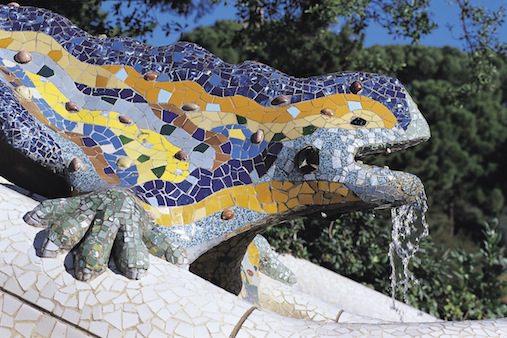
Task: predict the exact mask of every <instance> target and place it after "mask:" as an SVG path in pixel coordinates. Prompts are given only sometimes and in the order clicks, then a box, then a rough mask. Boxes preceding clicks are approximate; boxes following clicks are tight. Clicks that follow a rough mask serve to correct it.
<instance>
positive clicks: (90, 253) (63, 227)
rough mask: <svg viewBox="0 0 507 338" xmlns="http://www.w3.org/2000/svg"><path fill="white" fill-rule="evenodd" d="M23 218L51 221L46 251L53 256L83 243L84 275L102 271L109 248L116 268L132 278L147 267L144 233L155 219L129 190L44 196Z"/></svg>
mask: <svg viewBox="0 0 507 338" xmlns="http://www.w3.org/2000/svg"><path fill="white" fill-rule="evenodd" d="M24 219H25V221H26V222H27V223H28V224H31V225H35V226H48V238H47V239H46V241H45V243H44V244H43V247H42V250H41V255H42V256H43V257H54V256H55V255H56V254H57V253H58V252H59V251H60V250H69V249H71V248H73V247H74V246H76V245H78V243H79V245H78V247H77V250H76V253H75V257H74V263H75V273H76V277H77V278H78V279H80V280H88V279H90V278H93V277H95V276H97V275H98V274H100V273H101V272H103V271H104V270H105V269H106V268H107V265H108V262H109V257H110V255H111V252H112V253H113V258H114V259H115V262H116V266H117V268H118V269H119V270H120V271H121V272H122V273H123V274H125V275H126V276H127V277H129V278H133V279H138V278H140V277H141V276H142V275H143V273H144V271H146V269H148V266H149V255H148V249H147V247H146V245H145V244H144V242H143V237H145V236H143V234H146V233H149V232H150V231H151V229H152V228H153V226H154V223H153V222H152V221H151V220H150V218H149V216H148V215H147V213H146V212H145V211H144V210H143V209H142V208H141V207H140V206H139V205H138V204H137V203H136V197H135V196H134V195H133V194H131V193H130V192H127V191H122V190H109V191H101V192H95V193H90V194H87V195H82V196H78V197H72V198H67V199H57V200H48V201H44V202H43V203H41V204H40V205H39V206H38V207H37V208H35V209H34V210H33V211H31V212H29V213H27V214H26V215H25V217H24Z"/></svg>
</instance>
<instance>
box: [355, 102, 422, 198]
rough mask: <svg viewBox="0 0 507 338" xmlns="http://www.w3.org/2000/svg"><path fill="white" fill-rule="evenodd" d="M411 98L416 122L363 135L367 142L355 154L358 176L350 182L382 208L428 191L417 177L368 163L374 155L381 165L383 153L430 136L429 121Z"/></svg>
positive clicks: (362, 195)
mask: <svg viewBox="0 0 507 338" xmlns="http://www.w3.org/2000/svg"><path fill="white" fill-rule="evenodd" d="M407 98H408V101H409V112H410V117H411V121H412V122H411V123H410V125H409V126H408V128H407V129H406V130H401V129H399V130H397V131H393V132H385V133H379V134H377V135H376V137H377V138H376V139H371V138H370V136H366V137H363V142H364V143H362V144H359V145H358V146H357V148H356V150H355V153H354V163H353V167H354V168H355V169H356V173H357V175H356V176H355V177H354V178H353V179H349V180H348V182H346V185H347V186H348V187H349V188H350V189H351V190H352V191H354V193H356V195H358V197H359V198H361V200H362V201H364V202H367V203H371V204H373V205H375V206H376V207H378V208H382V207H393V206H399V205H402V204H408V203H412V202H414V201H415V200H416V199H417V198H418V197H419V196H421V195H422V194H424V186H423V184H422V182H421V180H420V179H419V178H418V177H417V176H415V175H413V174H410V173H406V172H402V171H396V170H391V169H390V168H389V167H387V166H377V165H374V164H365V163H364V161H370V159H371V158H372V157H373V158H374V160H373V162H374V163H375V164H378V163H379V162H380V161H379V159H381V158H382V157H383V156H380V158H379V156H377V155H385V154H390V153H393V152H397V151H402V150H405V149H407V148H410V147H413V146H415V145H417V144H419V143H422V142H425V141H427V140H428V139H429V138H430V131H429V126H428V123H427V122H426V120H425V119H424V117H423V116H422V114H421V113H420V112H419V110H418V109H417V105H416V104H415V103H414V101H413V100H412V99H411V98H410V96H409V95H408V94H407ZM384 158H385V157H384Z"/></svg>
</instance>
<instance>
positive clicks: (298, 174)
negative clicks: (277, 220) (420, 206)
mask: <svg viewBox="0 0 507 338" xmlns="http://www.w3.org/2000/svg"><path fill="white" fill-rule="evenodd" d="M330 78H333V79H334V80H335V82H336V81H337V79H338V80H339V81H340V82H341V87H342V88H341V91H342V92H343V93H342V94H333V95H330V96H328V97H324V98H322V99H316V100H314V108H315V110H317V111H314V113H313V115H312V117H303V118H302V120H303V121H307V123H306V124H305V123H302V124H300V128H301V130H302V134H303V135H301V136H299V137H296V138H293V139H290V140H285V141H283V142H282V143H283V148H282V150H281V151H280V153H279V155H278V157H277V160H276V162H275V165H274V166H273V167H274V169H273V171H272V173H271V175H272V179H273V181H274V182H277V181H280V182H290V183H285V187H286V189H285V190H290V189H291V188H290V187H289V185H293V186H294V187H295V186H299V187H300V189H299V191H298V192H297V194H294V195H297V198H298V199H299V200H303V203H299V204H298V206H300V205H305V206H307V207H308V206H309V207H310V208H306V207H305V208H303V209H304V210H302V212H303V213H306V212H308V210H315V205H320V206H322V209H327V210H329V211H331V212H333V211H334V212H337V213H341V212H347V211H350V210H357V209H366V208H379V207H392V206H397V205H402V204H407V203H410V202H412V201H414V200H415V199H416V198H417V197H418V196H420V195H421V194H422V193H423V192H424V187H423V185H422V183H421V180H420V179H419V178H418V177H417V176H415V175H412V174H409V173H405V172H401V171H394V170H391V169H389V168H388V167H377V166H372V165H367V164H363V163H362V161H361V159H362V158H363V157H365V156H366V155H375V154H378V155H379V156H381V155H382V154H387V153H391V152H394V151H399V150H403V149H405V148H408V147H411V146H414V145H416V144H418V143H420V142H424V141H426V140H428V139H429V137H430V130H429V127H428V124H427V122H426V120H425V119H424V117H423V115H422V114H421V112H420V111H419V109H418V108H417V105H416V103H415V102H414V101H413V99H412V98H411V96H410V95H409V93H408V92H407V90H406V89H405V88H404V87H403V86H402V84H401V83H400V82H399V81H398V80H396V79H394V78H390V77H387V76H384V75H377V74H368V73H342V74H335V75H332V76H330ZM319 100H321V101H322V102H319ZM315 103H316V104H315ZM321 103H322V104H321ZM288 109H289V110H290V109H293V107H289V108H288ZM296 109H297V108H296ZM296 109H293V111H294V112H296ZM317 113H320V114H319V115H317ZM308 122H310V123H308ZM305 131H306V132H305ZM275 188H276V187H275ZM290 203H294V202H291V200H290V198H289V199H288V200H287V205H288V208H289V209H290V208H291V205H290ZM293 205H294V206H295V207H296V204H293ZM317 209H318V208H317Z"/></svg>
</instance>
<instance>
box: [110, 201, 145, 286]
mask: <svg viewBox="0 0 507 338" xmlns="http://www.w3.org/2000/svg"><path fill="white" fill-rule="evenodd" d="M115 219H117V220H119V222H120V225H121V226H120V229H119V231H118V234H117V236H116V239H115V242H114V246H113V258H114V260H115V263H116V267H117V268H118V269H119V270H120V271H121V272H122V273H123V274H124V275H125V276H127V277H128V278H130V279H140V278H141V277H142V276H143V275H144V272H145V271H146V270H147V269H148V267H149V253H148V248H147V247H146V245H145V244H144V242H143V233H144V232H146V231H148V229H149V228H150V226H149V224H145V223H146V222H147V220H149V217H148V215H147V214H146V212H145V211H144V210H143V209H142V208H140V207H139V206H138V205H137V204H136V203H135V201H134V200H133V199H132V198H131V199H128V200H126V201H125V203H124V206H123V208H122V209H121V211H120V212H117V213H116V214H115ZM140 224H145V226H139V225H140Z"/></svg>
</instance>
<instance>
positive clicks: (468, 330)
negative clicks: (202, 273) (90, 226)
mask: <svg viewBox="0 0 507 338" xmlns="http://www.w3.org/2000/svg"><path fill="white" fill-rule="evenodd" d="M35 205H36V202H35V201H34V200H32V199H30V198H28V197H26V196H23V195H20V194H18V193H16V192H14V191H13V190H11V189H9V188H7V187H5V186H1V185H0V303H1V312H0V337H11V336H23V337H32V336H42V337H86V336H99V337H106V336H109V337H120V336H125V337H165V336H170V337H179V336H181V337H208V336H210V337H227V336H230V335H231V334H232V335H234V334H236V335H237V337H267V336H269V337H288V336H305V337H323V336H348V337H350V336H357V337H364V336H384V337H385V336H393V337H398V336H400V337H401V336H407V335H409V336H428V335H432V336H441V335H444V334H446V335H449V336H473V337H480V336H482V337H495V336H497V337H499V336H505V335H507V320H495V321H476V322H434V323H424V324H422V323H412V324H402V323H392V324H347V323H343V324H342V323H333V322H327V323H326V322H312V321H308V320H302V319H294V318H287V317H282V316H280V315H277V314H274V313H271V312H267V311H262V310H258V309H255V308H252V307H251V305H250V304H248V303H246V302H243V301H241V300H240V299H239V298H237V297H236V296H234V295H232V294H230V293H227V292H225V291H223V290H221V289H219V288H217V287H215V286H213V285H212V284H210V283H208V282H207V281H205V280H203V279H201V278H199V277H197V276H195V275H193V274H191V273H190V272H188V271H185V270H183V269H181V268H178V267H176V266H174V265H171V264H169V263H167V262H165V261H162V260H160V259H157V258H155V257H152V259H151V266H150V269H149V271H148V273H147V275H146V276H145V277H144V278H143V279H142V280H140V281H132V280H128V279H126V278H125V277H123V276H121V275H119V274H116V273H115V272H113V271H111V270H108V271H107V272H105V273H104V274H103V275H101V276H99V277H98V278H96V279H95V280H93V281H92V282H90V283H85V282H80V281H78V280H76V279H74V278H73V277H72V275H71V274H69V272H67V271H66V269H65V267H64V261H65V257H66V256H67V255H65V254H62V255H60V256H59V257H57V258H54V259H51V258H44V259H41V258H39V257H37V256H36V255H35V249H34V245H33V244H34V239H35V237H36V235H37V233H39V232H40V231H41V229H38V228H33V227H30V226H28V225H26V224H24V222H23V221H22V215H23V214H24V213H25V212H26V211H28V210H29V209H31V208H33V207H34V206H35ZM284 260H285V261H286V263H287V264H288V265H289V266H291V267H293V268H294V267H296V269H295V270H296V273H297V274H298V278H301V275H306V276H309V278H310V277H311V275H312V274H313V273H314V272H313V271H316V272H317V273H319V274H322V275H319V279H320V278H321V277H320V276H327V274H328V273H330V274H332V275H329V278H335V280H336V281H337V282H336V283H334V282H333V283H334V284H335V286H334V287H333V288H331V289H328V290H325V289H324V288H321V290H320V291H316V290H315V288H314V287H310V286H309V285H310V283H309V282H307V281H305V279H304V278H303V279H301V281H300V287H302V289H303V290H307V291H309V292H313V295H312V296H313V297H315V296H319V292H325V294H328V295H329V293H328V292H337V291H338V290H339V289H340V288H342V287H341V286H340V285H338V284H337V283H342V281H341V278H336V275H335V274H333V273H331V272H329V271H327V270H326V271H327V272H326V271H321V270H320V269H321V268H318V267H315V266H314V265H312V268H311V269H313V270H306V273H304V274H302V272H303V270H304V269H310V268H309V266H308V265H306V264H305V263H304V262H303V263H302V262H299V261H298V260H294V259H292V258H287V257H286V258H284ZM308 264H310V263H308ZM298 267H300V269H303V270H298V269H299V268H298ZM316 268H317V269H316ZM315 269H316V270H315ZM310 271H311V273H308V272H310ZM333 276H334V277H333ZM326 278H327V277H326ZM314 279H315V277H314ZM348 283H353V282H350V281H349V282H348ZM328 284H329V283H328ZM345 285H346V286H343V288H342V291H343V292H345V293H349V294H351V295H353V292H356V291H354V290H357V295H356V296H352V298H350V300H348V301H346V302H345V303H344V305H343V308H344V309H345V310H346V311H350V310H354V311H350V312H351V315H350V316H349V318H354V315H353V314H352V313H357V314H362V315H364V313H361V312H359V313H358V312H356V311H355V310H358V309H365V308H368V309H371V308H372V307H374V306H373V304H374V305H375V306H377V305H378V303H377V302H376V301H373V300H372V303H361V302H363V301H366V299H367V298H369V297H370V296H369V295H368V294H364V292H365V290H362V289H361V288H360V287H358V286H357V284H355V285H356V288H354V287H353V285H354V284H345ZM335 288H336V289H335ZM312 290H313V291H312ZM324 290H325V291H324ZM331 294H333V293H331ZM363 294H364V295H365V298H364V299H362V298H355V297H359V296H360V295H363ZM310 297H311V296H310ZM336 299H337V300H338V302H337V304H335V305H337V309H339V308H340V306H342V300H343V299H345V298H340V297H337V298H336ZM353 299H356V303H357V304H353V303H354V302H353V301H352V300H353ZM328 303H329V302H328ZM338 303H339V304H338ZM331 304H334V303H331ZM361 304H364V305H361ZM338 305H340V306H338ZM363 306H364V307H363ZM371 310H372V311H373V309H371ZM384 310H385V308H382V307H380V310H378V313H377V312H372V314H375V315H380V318H391V317H389V316H390V315H388V314H387V312H383V311H384ZM375 311H377V310H375ZM384 315H385V316H384ZM340 317H341V316H340ZM358 318H360V317H358ZM428 319H432V318H428ZM433 320H434V319H433Z"/></svg>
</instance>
